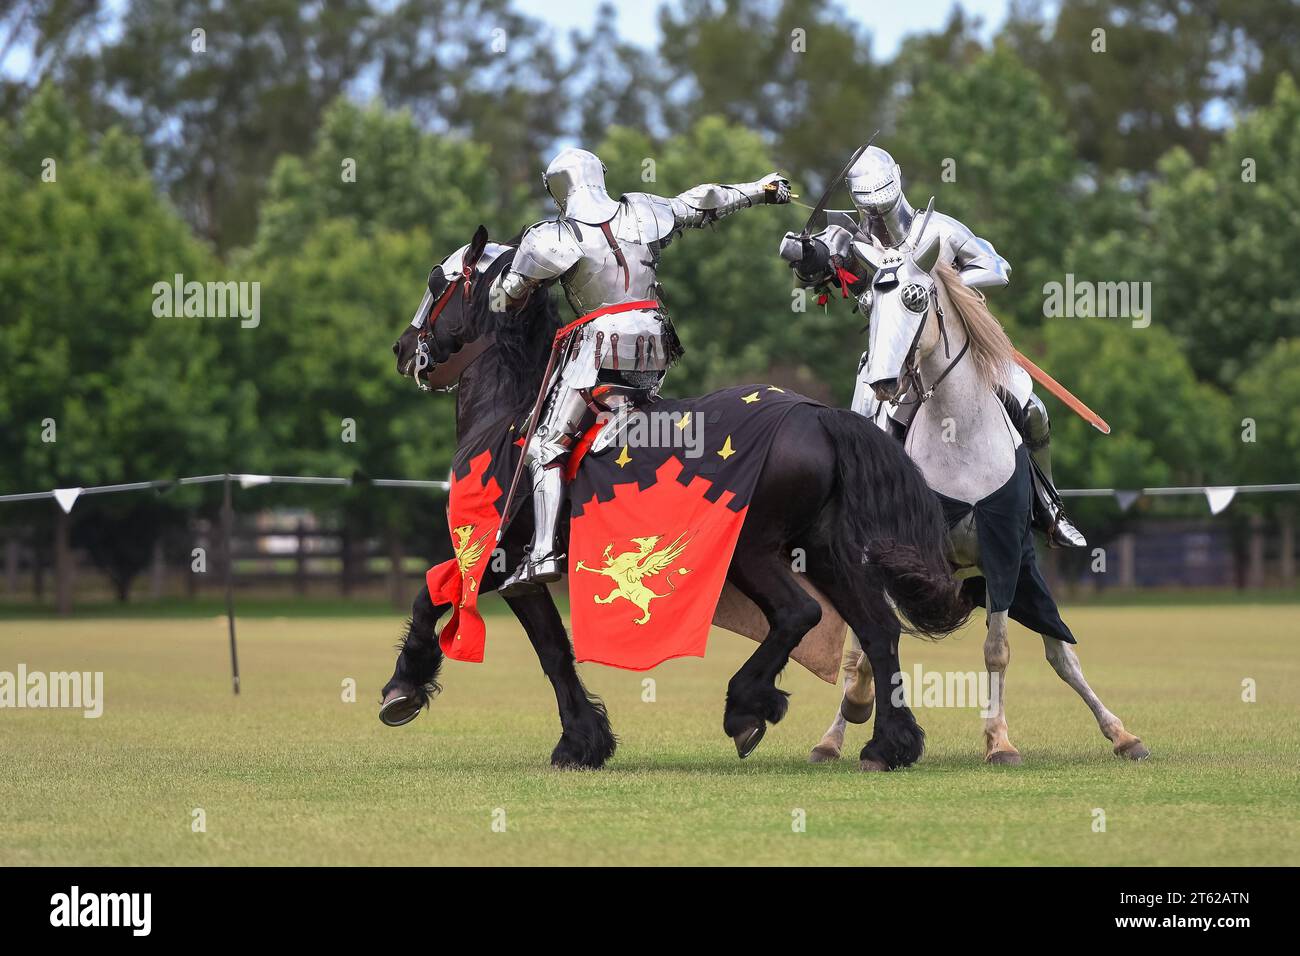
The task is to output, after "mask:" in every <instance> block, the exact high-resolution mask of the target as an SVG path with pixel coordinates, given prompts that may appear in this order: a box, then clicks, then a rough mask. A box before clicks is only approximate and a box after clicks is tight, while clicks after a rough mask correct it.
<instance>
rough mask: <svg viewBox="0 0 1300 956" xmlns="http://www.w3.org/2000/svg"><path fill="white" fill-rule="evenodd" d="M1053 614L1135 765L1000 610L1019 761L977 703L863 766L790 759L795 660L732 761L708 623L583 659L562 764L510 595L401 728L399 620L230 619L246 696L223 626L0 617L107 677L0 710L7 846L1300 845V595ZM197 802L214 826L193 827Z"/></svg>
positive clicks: (428, 855) (817, 849) (268, 857)
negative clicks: (919, 742) (918, 752)
mask: <svg viewBox="0 0 1300 956" xmlns="http://www.w3.org/2000/svg"><path fill="white" fill-rule="evenodd" d="M497 607H499V606H497ZM1066 616H1067V619H1069V620H1070V621H1071V623H1072V626H1073V628H1074V630H1075V632H1076V633H1077V634H1078V636H1079V638H1080V648H1079V651H1080V656H1081V659H1082V661H1083V664H1084V667H1085V669H1086V672H1087V674H1088V677H1089V680H1090V681H1091V683H1092V685H1093V687H1094V688H1095V689H1096V690H1097V691H1098V693H1099V694H1100V695H1101V697H1102V699H1103V700H1104V701H1105V702H1106V703H1107V704H1108V705H1109V706H1110V707H1111V709H1112V710H1114V711H1115V712H1116V713H1117V714H1119V715H1120V717H1121V718H1123V720H1124V721H1125V723H1126V724H1127V726H1128V727H1129V729H1130V730H1132V731H1134V732H1136V733H1138V734H1139V735H1141V737H1142V738H1143V740H1144V741H1145V742H1146V743H1147V744H1148V745H1149V746H1150V748H1151V750H1152V752H1153V756H1152V758H1151V759H1150V760H1148V761H1146V762H1145V763H1142V764H1131V763H1128V762H1125V761H1121V760H1119V759H1117V758H1115V757H1113V756H1111V754H1110V751H1109V747H1108V745H1107V743H1106V741H1105V740H1104V739H1103V738H1102V737H1101V735H1100V734H1099V733H1098V731H1097V729H1096V725H1095V724H1094V722H1093V720H1092V718H1091V715H1090V714H1089V713H1088V711H1087V710H1086V709H1085V708H1084V706H1083V704H1082V703H1081V702H1080V701H1079V700H1078V698H1077V697H1075V695H1074V694H1073V692H1072V691H1070V690H1069V688H1067V687H1066V686H1065V685H1064V684H1063V683H1061V682H1060V680H1059V679H1058V678H1057V677H1056V675H1055V674H1054V673H1053V672H1052V671H1051V669H1050V668H1049V667H1048V666H1047V664H1046V663H1045V661H1044V660H1043V653H1042V647H1041V642H1040V641H1039V639H1038V638H1037V637H1035V636H1033V635H1031V634H1029V633H1027V632H1025V631H1024V630H1022V629H1020V628H1018V627H1014V626H1013V631H1012V663H1011V670H1010V672H1009V686H1008V717H1009V720H1010V725H1011V738H1012V740H1013V741H1014V742H1015V743H1016V745H1017V746H1018V747H1019V748H1020V750H1021V752H1022V753H1023V755H1024V758H1025V764H1024V766H1022V767H1018V768H1002V767H998V768H994V767H986V766H984V765H983V764H982V762H981V759H980V757H981V751H980V747H981V732H980V730H981V724H980V720H979V717H978V716H977V714H976V713H975V711H973V710H965V709H963V710H958V709H948V710H943V709H928V710H927V709H918V710H917V717H918V719H919V720H920V722H921V724H922V726H924V727H925V729H926V731H927V733H928V735H929V739H928V747H927V751H926V754H925V757H924V758H923V759H922V761H921V762H920V763H919V764H918V765H917V766H915V767H913V768H911V769H909V770H906V771H903V772H900V773H894V774H861V773H858V772H857V769H856V767H857V760H856V754H857V751H858V749H860V747H861V746H862V744H863V743H864V742H865V739H866V736H867V733H868V729H867V728H862V727H859V728H850V737H849V741H848V746H847V747H846V756H850V757H852V758H853V759H845V760H842V761H840V762H838V763H836V764H831V765H819V766H814V765H810V764H808V763H807V762H806V758H807V753H808V750H809V749H810V748H811V747H812V745H813V744H814V743H816V742H817V740H818V739H819V738H820V736H821V733H822V731H823V730H824V729H825V726H826V724H828V723H829V721H830V718H831V717H832V715H833V711H834V708H835V706H836V703H837V701H838V696H839V692H838V690H837V689H833V688H831V687H830V686H829V685H826V684H824V683H822V682H820V681H818V680H817V679H816V678H814V677H812V676H811V675H809V674H808V673H807V672H805V671H803V670H802V669H801V668H798V667H797V666H795V665H792V666H791V668H790V669H789V671H787V673H786V675H785V678H784V682H783V686H784V687H785V689H787V690H790V691H792V692H793V694H794V697H793V700H792V701H791V709H790V714H789V716H788V717H787V718H786V720H785V721H784V722H782V723H781V724H780V725H778V726H776V727H773V728H771V729H770V730H769V732H768V735H767V737H766V739H765V740H764V741H763V743H762V744H761V746H760V747H759V748H758V750H757V751H756V752H755V753H754V755H753V756H752V757H750V758H749V759H748V760H746V761H744V762H741V761H740V760H738V759H737V757H736V755H735V751H734V749H733V747H732V744H731V741H730V740H729V739H728V738H726V737H725V736H723V734H722V730H721V715H722V701H723V694H724V692H725V687H726V681H727V678H728V676H729V675H730V674H731V673H732V672H733V671H734V670H735V668H736V667H738V666H739V664H740V662H741V661H742V660H743V657H744V655H746V654H748V653H749V651H750V649H751V648H752V646H753V645H752V644H751V643H750V642H748V641H746V640H744V639H743V638H738V637H735V636H733V635H730V634H726V633H724V632H715V633H714V636H713V639H712V644H711V647H710V651H709V657H708V658H707V659H706V660H702V661H700V660H684V661H674V662H670V663H668V664H666V665H664V666H662V667H660V668H659V669H657V670H656V671H653V672H651V673H650V674H649V675H643V674H634V673H628V672H621V671H615V670H611V669H608V668H603V667H597V666H588V667H586V668H584V676H585V678H586V680H587V682H588V685H589V686H590V687H591V688H592V689H593V690H594V691H596V692H598V693H599V694H601V695H602V696H603V697H604V699H605V701H606V703H607V704H608V705H609V709H610V713H611V716H612V718H613V722H614V726H615V730H616V732H617V733H618V734H619V736H620V738H621V743H620V747H619V752H618V754H617V755H616V756H615V758H614V760H613V761H612V763H611V764H610V765H609V767H608V768H607V769H605V770H603V771H600V772H561V771H554V770H551V769H550V767H549V765H548V756H549V754H550V750H551V747H552V746H553V745H554V743H555V741H556V739H557V737H558V735H559V726H558V720H557V717H556V711H555V704H554V698H553V697H552V695H551V692H550V687H549V684H548V683H547V682H546V680H545V678H544V677H543V676H542V674H541V671H540V669H539V668H538V666H537V663H536V660H535V658H534V657H533V654H532V650H531V648H530V647H529V646H528V644H527V642H526V640H525V638H524V636H523V634H522V632H521V631H520V629H519V627H518V625H517V624H515V622H514V620H513V618H509V617H506V616H501V615H500V614H497V615H494V616H493V617H492V618H491V619H490V628H489V638H488V651H487V654H488V658H487V661H486V662H485V663H483V664H478V665H474V664H458V663H455V662H448V664H447V666H446V667H445V669H444V674H443V676H444V684H445V687H446V690H445V692H444V694H443V695H442V697H441V698H439V699H438V700H437V701H435V703H434V705H433V708H432V709H431V710H430V711H428V712H427V713H425V714H423V715H422V716H421V717H420V718H419V719H418V720H416V721H415V722H414V723H412V724H410V725H408V726H406V727H403V728H399V729H396V730H394V729H390V728H387V727H384V726H383V725H381V724H380V723H379V721H378V720H377V719H376V717H375V714H376V710H377V707H376V700H377V697H378V691H379V688H380V687H381V686H382V684H383V683H384V681H385V680H386V679H387V677H388V674H389V673H390V671H391V667H392V661H393V652H392V646H393V644H394V642H395V640H396V637H397V630H398V622H397V621H396V619H395V618H394V619H391V620H389V619H384V618H382V617H373V616H372V617H353V618H317V619H311V618H275V617H262V618H252V619H247V620H241V622H240V633H239V640H240V653H241V665H242V670H243V675H244V687H243V693H242V695H241V696H239V697H238V698H236V697H234V696H233V695H232V694H231V692H230V683H229V676H228V669H229V661H228V657H227V646H226V632H225V622H224V620H223V619H220V618H212V617H209V618H200V619H193V618H191V619H173V620H168V619H143V618H142V619H113V620H73V621H51V620H26V621H23V620H11V621H5V622H0V671H11V672H12V671H16V669H17V666H18V664H19V663H20V662H21V663H24V664H26V665H27V667H28V669H29V670H43V671H60V670H72V669H76V670H92V671H94V670H100V671H103V672H104V682H105V689H104V693H105V698H106V702H105V710H104V715H103V716H102V717H101V718H99V719H97V720H88V719H85V718H83V717H82V715H81V713H80V712H78V711H70V710H29V709H24V710H8V709H6V710H0V753H2V754H3V761H4V766H5V772H4V773H3V775H0V864H4V865H15V864H75V865H87V864H89V865H104V864H218V865H221V864H292V863H307V864H339V865H379V864H420V863H429V864H474V865H478V864H553V863H567V864H638V865H648V864H650V865H652V864H696V863H733V864H751V863H755V864H778V865H779V864H823V865H841V864H905V865H910V864H940V865H962V864H1089V865H1117V864H1209V865H1222V864H1270V865H1276V864H1290V865H1295V864H1297V863H1300V805H1298V801H1297V794H1298V793H1300V785H1298V784H1300V655H1298V653H1297V646H1296V638H1297V632H1298V631H1300V628H1297V624H1298V623H1300V608H1298V607H1297V606H1294V605H1291V606H1261V605H1240V606H1235V605H1223V606H1218V607H1210V606H1199V607H1181V608H1180V607H1176V606H1167V607H1128V608H1082V609H1075V610H1073V611H1072V612H1070V613H1067V615H1066ZM981 641H982V636H981V634H980V632H979V631H978V630H977V629H976V628H974V627H971V628H969V629H967V630H966V631H965V632H963V633H962V634H961V635H958V636H955V637H953V638H950V639H948V640H947V641H944V642H943V643H941V644H938V645H933V646H932V645H928V644H926V643H923V642H921V641H918V640H915V639H907V642H906V644H905V645H904V649H903V663H904V666H905V667H907V668H910V667H911V666H912V664H913V663H914V662H916V661H921V662H922V663H923V664H924V665H925V666H926V667H927V668H936V669H945V670H978V669H980V668H981V667H982V656H981V649H980V644H981ZM647 676H649V677H653V679H654V680H655V682H656V701H655V702H653V703H644V702H642V680H643V679H644V678H645V677H647ZM345 678H353V679H355V681H356V683H357V688H358V690H357V696H358V700H357V702H356V703H345V702H344V701H343V700H342V699H341V698H342V682H343V681H344V679H345ZM1245 678H1253V679H1254V680H1255V681H1256V682H1257V685H1258V691H1257V693H1258V699H1257V701H1256V702H1255V703H1245V702H1243V701H1242V699H1241V695H1242V681H1243V679H1245ZM195 808H202V809H203V810H204V812H205V814H206V821H207V832H206V833H194V832H192V831H191V813H192V811H193V810H194V809H195ZM498 808H501V809H503V810H504V814H505V821H506V830H505V832H494V831H493V828H492V821H493V815H494V811H496V810H497V809H498ZM1094 808H1101V809H1102V810H1103V811H1104V812H1105V821H1106V832H1104V833H1097V832H1094V831H1093V820H1094V814H1093V811H1094ZM796 810H802V811H804V813H805V814H806V831H805V832H802V833H798V832H793V829H792V820H793V819H794V812H795V811H796Z"/></svg>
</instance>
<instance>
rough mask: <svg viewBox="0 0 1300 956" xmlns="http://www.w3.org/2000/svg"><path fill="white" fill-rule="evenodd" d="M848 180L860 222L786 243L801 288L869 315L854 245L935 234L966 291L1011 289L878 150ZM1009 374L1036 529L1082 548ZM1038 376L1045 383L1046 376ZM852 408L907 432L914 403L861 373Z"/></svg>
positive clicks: (1016, 376)
mask: <svg viewBox="0 0 1300 956" xmlns="http://www.w3.org/2000/svg"><path fill="white" fill-rule="evenodd" d="M844 181H845V183H846V184H847V185H848V187H849V192H850V193H851V194H852V196H853V204H854V206H856V207H857V217H856V218H854V216H853V214H852V213H851V212H839V211H830V212H828V213H827V215H826V219H827V223H828V224H827V226H826V228H825V229H823V230H822V231H821V232H819V233H816V234H815V235H812V236H809V235H807V234H806V233H805V234H804V235H798V234H795V233H789V232H788V233H786V234H785V238H784V239H783V240H782V242H781V247H780V253H781V257H782V258H783V259H786V260H787V261H788V262H790V264H791V266H792V267H793V269H794V274H795V279H796V281H797V282H798V283H799V284H801V285H803V286H808V287H814V288H826V287H828V286H829V285H831V284H838V285H840V286H841V287H842V288H843V290H844V292H845V294H847V293H848V292H849V291H850V288H851V289H852V291H853V292H854V293H855V294H856V295H857V299H858V303H859V307H860V308H861V310H862V313H863V314H864V315H870V314H871V295H872V293H871V288H870V286H869V285H866V284H865V283H863V285H865V288H860V287H859V284H858V283H857V282H856V279H855V278H854V276H853V272H854V267H855V262H856V252H855V250H854V246H853V243H854V240H858V241H861V242H867V243H871V244H873V245H876V246H879V247H882V248H886V249H896V248H898V247H899V246H901V245H902V244H903V243H904V242H908V243H910V245H911V247H912V248H920V247H922V246H923V245H924V244H925V242H926V241H927V239H928V237H929V235H930V234H932V233H935V232H937V233H938V235H939V238H940V242H941V246H940V249H941V252H940V261H944V262H948V263H950V264H951V265H952V267H953V268H954V270H955V271H956V272H957V275H958V276H959V277H960V278H961V280H962V282H964V283H965V284H966V285H967V286H969V287H971V288H978V289H985V288H993V287H997V286H1004V285H1006V284H1007V281H1008V279H1009V277H1010V273H1011V266H1010V264H1009V263H1008V262H1007V261H1006V260H1005V259H1003V258H1002V257H1001V256H1000V255H998V253H997V251H996V250H995V249H994V248H993V246H992V245H991V244H990V243H989V242H988V240H986V239H982V238H980V237H979V236H977V235H975V233H973V232H972V231H971V230H970V229H969V228H967V227H966V226H965V224H963V223H962V222H960V221H958V220H957V219H954V218H953V217H951V216H946V215H944V214H943V213H940V212H938V211H935V212H933V213H932V214H931V215H930V216H929V218H928V219H926V217H924V216H918V215H917V214H916V212H915V210H914V209H913V208H912V206H911V204H910V203H908V201H907V198H906V197H905V196H904V195H903V189H902V173H901V170H900V169H899V166H898V164H897V163H895V162H894V159H893V157H892V156H890V154H889V153H887V152H886V151H885V150H883V149H881V148H880V147H879V146H873V145H870V144H868V145H867V146H866V147H864V148H863V149H860V150H859V151H858V152H857V153H856V154H855V155H854V158H853V159H852V160H851V161H850V163H849V166H848V167H847V169H846V171H845V174H844ZM832 185H833V184H832ZM815 217H816V212H814V218H815ZM922 229H923V230H924V231H925V236H924V237H923V236H922V235H921V230H922ZM866 357H867V356H866V354H865V353H863V356H862V362H861V363H860V364H859V373H861V370H862V368H863V367H864V366H865V363H866ZM1017 360H1018V361H1019V360H1020V359H1019V358H1018V359H1017ZM1024 361H1025V362H1026V363H1027V362H1028V360H1024ZM1035 369H1036V367H1035ZM1036 370H1037V369H1036ZM1011 371H1012V377H1011V383H1010V389H1009V391H1008V392H1004V393H1003V394H1002V395H1001V397H1002V399H1003V401H1004V402H1005V403H1006V404H1007V407H1008V411H1009V412H1010V418H1011V420H1012V421H1013V422H1016V423H1017V425H1018V426H1020V427H1021V432H1022V435H1021V437H1022V438H1023V439H1024V441H1025V444H1026V445H1027V446H1028V447H1029V450H1030V455H1031V457H1032V458H1033V461H1034V465H1035V467H1034V497H1035V507H1034V523H1035V525H1036V526H1037V527H1039V528H1040V529H1041V530H1042V531H1043V532H1044V533H1045V534H1046V535H1047V539H1048V543H1049V544H1051V545H1052V546H1054V547H1074V548H1078V547H1083V546H1085V545H1086V544H1087V541H1086V540H1085V539H1084V537H1083V535H1082V534H1081V533H1080V532H1079V530H1078V528H1076V527H1075V526H1074V525H1073V524H1072V523H1071V522H1070V519H1069V518H1067V517H1066V515H1065V513H1064V511H1063V510H1062V507H1061V498H1060V495H1059V494H1058V493H1057V491H1056V488H1055V486H1054V485H1053V483H1052V464H1051V451H1050V440H1051V439H1050V429H1049V426H1048V421H1047V409H1046V407H1045V406H1044V405H1043V402H1042V400H1041V399H1040V398H1039V397H1038V396H1037V395H1035V394H1034V392H1033V381H1032V380H1031V378H1030V376H1029V374H1028V372H1027V371H1026V370H1025V369H1024V368H1022V367H1021V366H1020V365H1016V366H1014V367H1013V368H1012V370H1011ZM1037 371H1038V374H1039V375H1043V376H1044V377H1046V376H1045V375H1044V373H1042V372H1041V370H1037ZM1057 387H1058V388H1059V386H1057ZM852 408H853V410H854V411H856V412H859V413H860V414H863V415H866V416H868V417H870V418H873V419H874V420H875V421H876V423H877V424H879V425H880V426H881V427H882V428H892V429H893V430H894V431H895V432H896V433H899V434H902V433H904V432H905V431H906V428H907V425H908V421H909V419H910V417H911V414H912V413H913V412H914V411H915V409H916V405H915V404H914V403H912V402H910V401H909V400H908V397H907V396H905V397H904V400H903V401H901V402H899V403H897V404H895V403H884V404H883V405H882V403H880V402H879V401H878V400H877V399H876V398H875V395H874V394H873V393H872V391H871V389H870V388H869V387H868V385H867V383H866V382H865V381H863V380H862V377H861V374H859V380H858V382H857V384H856V386H855V388H854V392H853V405H852ZM1094 424H1096V423H1094ZM1097 427H1100V426H1097Z"/></svg>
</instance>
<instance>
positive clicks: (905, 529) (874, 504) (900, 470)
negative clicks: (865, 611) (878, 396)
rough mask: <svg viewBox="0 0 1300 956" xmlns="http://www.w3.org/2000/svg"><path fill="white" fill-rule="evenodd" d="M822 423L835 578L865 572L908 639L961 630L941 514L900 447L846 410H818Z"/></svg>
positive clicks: (961, 611) (962, 610)
mask: <svg viewBox="0 0 1300 956" xmlns="http://www.w3.org/2000/svg"><path fill="white" fill-rule="evenodd" d="M819 421H820V422H821V426H822V428H823V429H825V431H826V434H827V435H828V436H829V437H830V440H831V444H832V445H833V446H834V448H835V462H836V470H837V475H836V477H837V483H836V491H835V494H834V498H835V505H836V508H837V511H838V514H837V516H836V520H837V527H838V528H839V529H841V530H840V532H839V533H838V534H836V535H834V537H833V547H832V554H833V556H834V560H835V562H836V565H837V567H836V569H835V570H836V573H837V574H838V575H839V576H840V577H841V578H842V579H843V580H847V581H856V580H860V579H861V577H862V574H863V570H864V566H865V569H866V570H867V572H868V573H870V574H873V575H875V576H876V577H877V578H878V580H879V582H880V584H881V585H883V586H884V588H885V590H886V591H887V592H888V594H889V596H890V597H891V598H893V601H894V604H895V606H896V609H897V610H898V612H899V614H900V615H901V616H902V617H903V618H904V619H905V621H906V623H907V625H908V629H909V630H911V631H913V632H916V633H920V634H924V635H926V636H929V637H934V638H940V637H943V636H944V635H945V634H949V633H951V632H952V631H955V630H956V629H957V628H959V627H961V626H962V625H963V624H965V623H966V619H967V618H968V617H969V616H970V611H971V606H970V602H969V601H967V600H966V599H965V598H964V597H963V596H962V593H961V587H960V585H959V583H958V582H957V580H956V579H955V578H954V577H953V573H952V567H951V565H950V563H949V561H948V556H949V551H950V547H949V544H948V530H947V527H946V525H945V523H944V518H943V510H942V508H941V507H940V506H939V499H938V498H937V497H936V496H935V494H934V492H933V491H931V490H930V487H929V486H928V485H927V484H926V483H925V479H924V478H923V477H922V476H921V472H920V469H918V468H917V467H916V465H915V464H914V463H913V462H912V459H911V458H909V457H908V455H907V453H906V452H905V451H904V450H903V444H902V442H900V441H898V440H897V439H895V438H894V437H892V436H890V435H888V434H886V433H885V432H884V431H882V430H881V429H880V428H877V427H876V426H875V425H874V424H873V423H872V422H871V421H870V420H869V419H867V418H865V417H864V416H862V415H859V414H857V413H855V412H850V411H846V410H844V409H833V408H827V409H823V410H822V411H821V413H820V417H819Z"/></svg>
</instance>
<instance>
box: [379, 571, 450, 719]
mask: <svg viewBox="0 0 1300 956" xmlns="http://www.w3.org/2000/svg"><path fill="white" fill-rule="evenodd" d="M450 607H451V605H450V604H439V605H435V604H434V603H433V600H432V599H431V598H430V597H429V589H428V588H425V587H422V588H420V593H419V594H417V595H416V596H415V601H414V602H413V603H412V605H411V619H410V620H409V621H408V622H407V624H406V633H405V634H404V635H403V636H402V644H401V647H400V649H399V652H398V655H397V666H396V667H395V668H394V669H393V676H392V677H391V678H389V681H388V683H387V684H385V685H384V689H383V691H382V693H383V704H382V706H381V707H380V708H379V719H380V720H382V721H383V722H384V723H385V724H387V725H388V726H390V727H400V726H402V725H403V724H409V723H410V722H411V721H413V720H414V719H415V718H416V717H418V716H419V715H420V710H421V709H422V708H424V707H427V706H428V705H429V701H430V699H431V698H432V697H434V696H435V695H436V694H437V693H438V692H439V691H440V690H442V688H441V687H440V686H439V684H438V671H439V670H440V669H441V668H442V659H443V654H442V648H441V647H439V646H438V635H437V626H438V619H439V618H441V617H442V615H443V614H445V613H446V612H447V610H448V609H449V608H450Z"/></svg>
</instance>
